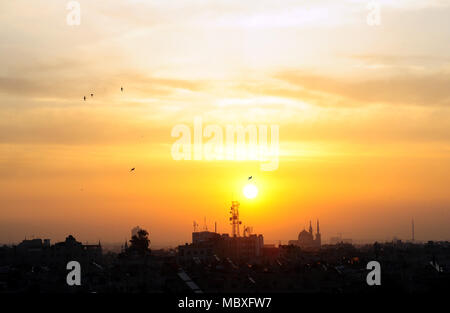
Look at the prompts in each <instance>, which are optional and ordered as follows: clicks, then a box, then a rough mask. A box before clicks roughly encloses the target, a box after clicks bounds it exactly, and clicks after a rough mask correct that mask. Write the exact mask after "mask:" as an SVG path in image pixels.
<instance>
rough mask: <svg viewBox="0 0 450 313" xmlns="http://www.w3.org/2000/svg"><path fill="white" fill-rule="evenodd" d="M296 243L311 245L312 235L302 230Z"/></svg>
mask: <svg viewBox="0 0 450 313" xmlns="http://www.w3.org/2000/svg"><path fill="white" fill-rule="evenodd" d="M298 241H299V243H300V244H311V243H312V242H313V241H314V238H313V235H312V234H311V233H309V232H307V231H306V230H302V231H301V232H300V234H298Z"/></svg>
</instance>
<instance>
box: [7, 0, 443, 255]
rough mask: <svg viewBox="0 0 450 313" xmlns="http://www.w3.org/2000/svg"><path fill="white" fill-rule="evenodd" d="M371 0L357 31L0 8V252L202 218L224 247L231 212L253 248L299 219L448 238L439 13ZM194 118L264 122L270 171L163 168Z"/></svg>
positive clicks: (236, 14) (277, 18)
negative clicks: (271, 139)
mask: <svg viewBox="0 0 450 313" xmlns="http://www.w3.org/2000/svg"><path fill="white" fill-rule="evenodd" d="M378 2H379V3H380V7H381V24H380V25H379V26H369V25H367V23H366V17H367V14H368V10H367V3H368V2H367V1H356V0H352V1H351V0H347V1H327V0H320V1H314V3H312V2H311V1H283V5H282V6H281V5H280V3H279V2H278V1H267V0H265V1H245V2H244V1H235V0H233V1H212V0H211V1H190V0H189V1H187V0H185V1H179V0H174V1H170V2H168V1H118V0H111V1H102V2H98V1H95V2H93V1H87V0H86V1H79V3H80V5H81V24H80V25H79V26H68V25H67V24H66V15H67V13H68V12H69V11H67V10H66V3H65V2H64V1H51V0H45V1H44V0H42V1H40V0H36V1H33V2H30V1H25V0H16V1H3V2H2V3H1V4H0V35H1V37H2V41H1V42H0V54H1V56H2V58H1V61H0V62H1V65H2V66H1V67H0V113H1V114H0V212H1V214H0V242H18V241H20V240H21V239H23V238H24V237H25V236H27V237H31V236H32V235H34V236H36V237H42V238H43V237H50V238H52V240H54V241H55V240H62V239H64V237H65V236H66V235H68V234H69V233H71V234H73V235H74V236H75V237H76V238H77V239H79V240H82V241H97V240H99V239H101V240H102V241H104V242H118V241H124V240H125V239H126V238H128V237H129V236H130V229H131V228H132V227H134V226H136V225H139V226H141V227H144V228H146V229H147V230H149V231H150V234H151V239H152V242H153V244H154V245H155V246H164V245H175V244H179V243H184V242H187V241H190V232H191V231H192V223H193V221H194V220H196V221H197V222H198V223H199V224H200V226H202V225H203V219H204V217H206V219H207V223H208V227H209V229H213V227H214V221H217V223H218V229H219V231H220V232H230V226H229V225H228V222H227V220H228V207H229V205H230V201H231V199H232V197H234V198H235V199H238V200H240V201H241V218H242V220H243V223H244V224H245V225H249V226H253V229H254V231H255V232H258V233H263V234H264V236H265V240H266V242H269V243H271V242H278V240H282V241H283V242H286V241H287V240H289V239H295V238H296V237H297V235H298V232H299V231H301V230H302V229H303V227H305V226H307V225H308V224H309V220H310V219H312V220H313V221H314V220H315V219H316V218H319V219H320V222H321V230H322V233H323V238H324V239H325V241H327V240H328V239H329V238H330V237H333V236H336V235H337V234H338V233H342V235H343V236H344V237H350V238H353V239H354V240H355V241H368V240H386V239H388V240H390V239H392V237H393V236H397V237H400V238H403V239H409V238H410V223H411V218H413V217H414V219H415V224H416V239H419V240H431V239H434V240H449V239H450V228H449V227H448V225H449V223H450V210H449V208H450V193H449V192H448V190H449V187H448V186H449V185H450V88H449V86H450V52H449V51H450V41H448V40H444V38H449V36H450V21H449V19H448V16H449V13H450V4H449V3H448V2H446V1H438V0H434V1H429V0H428V1H419V0H408V1H406V0H405V1H403V0H398V1H378ZM120 86H124V92H123V93H122V92H121V91H120ZM91 92H92V93H94V97H93V98H91V97H90V96H89V94H90V93H91ZM84 95H86V96H87V97H88V99H87V101H83V96H84ZM195 117H201V118H202V120H203V123H204V124H205V125H218V126H219V127H221V128H223V129H225V127H226V126H227V125H229V124H233V125H234V124H240V125H243V126H248V125H261V124H263V125H278V126H279V141H280V145H279V147H280V156H279V167H278V169H277V170H274V171H261V168H260V163H259V162H258V161H240V162H238V161H206V160H200V161H194V160H191V161H185V160H182V161H175V160H173V158H172V155H171V148H172V145H173V143H174V142H175V141H176V138H173V137H171V130H172V128H173V127H174V126H176V125H179V124H185V125H187V126H189V127H190V129H191V130H192V133H193V123H194V118H195ZM205 141H206V139H205ZM132 167H135V168H136V170H135V171H134V172H133V173H130V172H129V170H130V168H132ZM251 175H253V176H254V177H255V184H257V186H258V188H259V194H258V197H257V198H256V199H253V200H248V199H245V198H244V197H243V195H242V187H243V186H244V185H245V183H246V177H247V176H251Z"/></svg>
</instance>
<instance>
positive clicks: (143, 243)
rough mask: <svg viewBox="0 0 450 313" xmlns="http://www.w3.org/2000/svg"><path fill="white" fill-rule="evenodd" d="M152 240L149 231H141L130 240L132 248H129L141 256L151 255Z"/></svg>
mask: <svg viewBox="0 0 450 313" xmlns="http://www.w3.org/2000/svg"><path fill="white" fill-rule="evenodd" d="M149 246H150V239H149V238H148V231H146V230H145V229H140V230H139V231H138V232H137V234H136V235H133V237H132V238H131V240H130V247H129V248H128V249H129V250H130V252H131V251H136V252H138V253H139V254H142V255H145V254H149V253H150V248H149Z"/></svg>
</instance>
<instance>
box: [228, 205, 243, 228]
mask: <svg viewBox="0 0 450 313" xmlns="http://www.w3.org/2000/svg"><path fill="white" fill-rule="evenodd" d="M239 205H240V204H239V202H238V201H231V208H230V215H231V217H230V225H231V227H232V232H231V233H232V235H233V237H240V233H239V225H241V224H242V222H241V221H240V220H239Z"/></svg>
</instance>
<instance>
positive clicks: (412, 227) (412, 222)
mask: <svg viewBox="0 0 450 313" xmlns="http://www.w3.org/2000/svg"><path fill="white" fill-rule="evenodd" d="M411 231H412V242H414V218H413V219H412V221H411Z"/></svg>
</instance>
